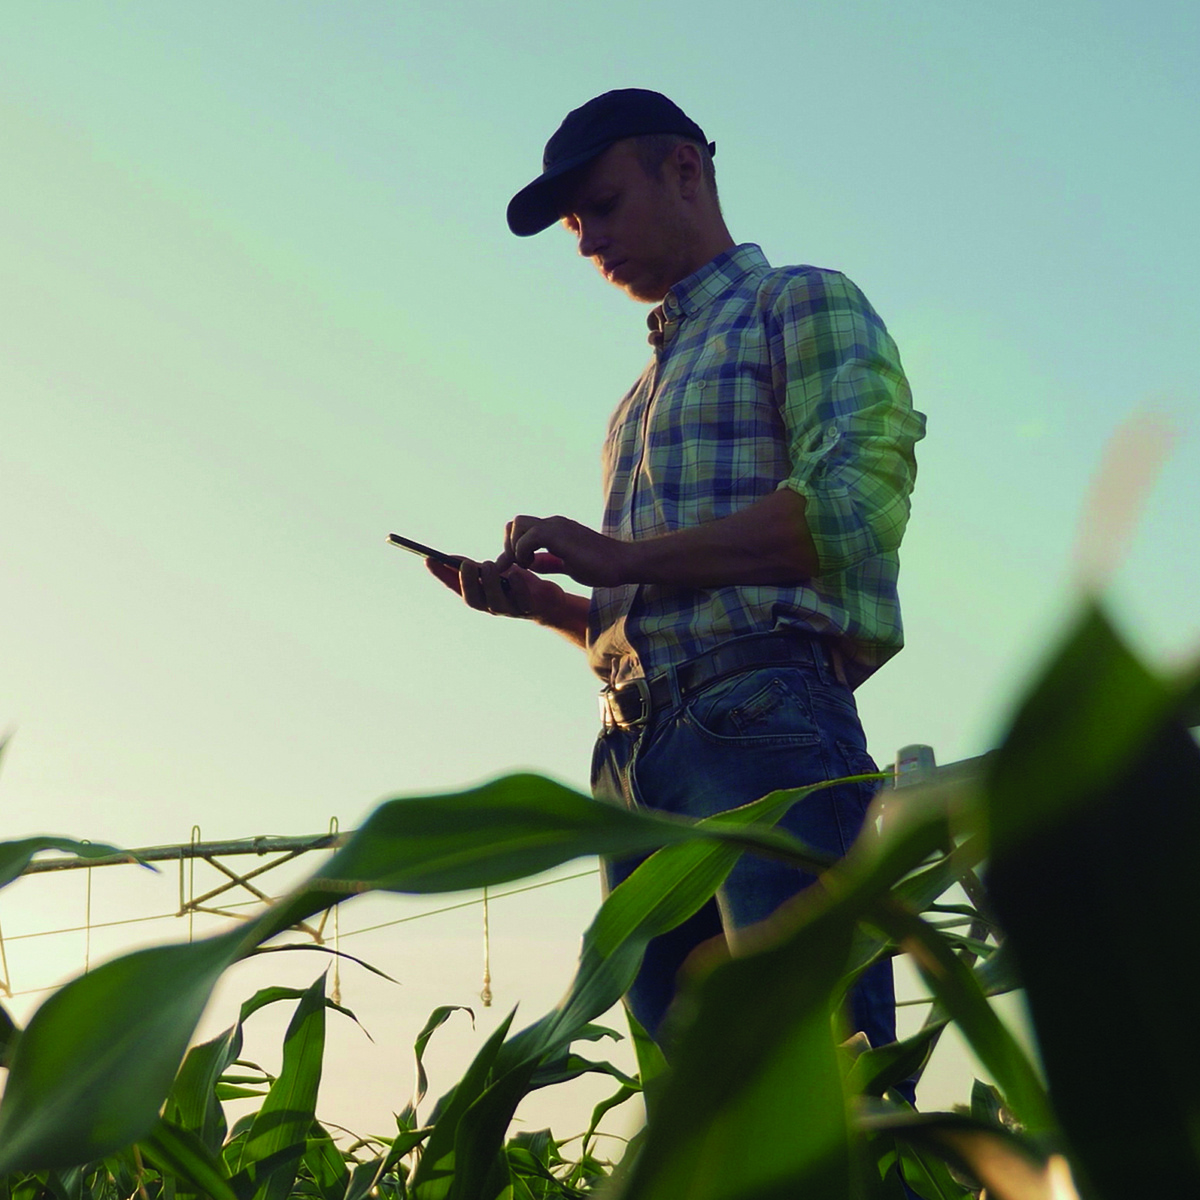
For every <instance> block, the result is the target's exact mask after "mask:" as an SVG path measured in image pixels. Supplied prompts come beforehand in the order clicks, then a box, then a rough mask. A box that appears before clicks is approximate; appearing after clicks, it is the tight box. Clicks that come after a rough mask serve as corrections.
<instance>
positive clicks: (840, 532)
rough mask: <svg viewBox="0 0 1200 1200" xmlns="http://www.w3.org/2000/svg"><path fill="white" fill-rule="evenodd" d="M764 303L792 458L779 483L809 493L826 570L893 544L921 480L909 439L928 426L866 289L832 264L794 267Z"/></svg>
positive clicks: (810, 517) (810, 519) (812, 527)
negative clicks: (794, 273)
mask: <svg viewBox="0 0 1200 1200" xmlns="http://www.w3.org/2000/svg"><path fill="white" fill-rule="evenodd" d="M768 312H769V316H768V335H769V337H770V340H771V351H772V354H771V359H772V372H773V374H774V376H775V387H776V395H777V396H780V395H782V397H783V405H782V417H783V423H784V427H785V429H786V435H787V440H788V447H789V457H790V459H791V464H792V466H791V473H790V474H789V475H788V477H787V478H786V479H785V480H783V481H782V482H781V483H780V484H779V487H781V488H789V489H791V490H792V491H794V492H797V493H798V494H799V495H801V496H803V497H804V498H805V500H806V505H805V518H806V520H807V523H808V527H809V532H810V533H811V534H812V539H813V543H814V545H815V547H816V550H817V554H818V557H819V560H820V571H821V574H822V575H828V574H832V573H834V572H837V571H844V570H846V569H847V568H849V567H853V566H855V565H857V564H859V563H861V562H863V561H864V560H866V559H870V558H873V557H876V556H878V555H881V554H887V553H889V552H894V551H895V550H896V549H898V547H899V545H900V539H901V538H902V537H903V535H904V528H905V526H906V525H907V524H908V514H909V497H910V495H911V493H912V489H913V484H914V483H915V481H916V475H917V464H916V458H915V456H914V454H913V447H914V446H915V444H916V443H917V442H918V441H919V440H920V439H921V438H922V437H923V436H924V434H925V418H924V416H923V415H922V414H921V413H919V412H916V411H915V410H914V409H913V406H912V395H911V392H910V390H909V386H908V381H907V379H905V377H904V371H903V369H902V368H901V365H900V355H899V352H898V351H897V349H896V345H895V343H894V342H893V341H892V339H891V337H890V336H889V335H888V332H887V330H886V328H885V327H884V325H883V322H882V321H881V320H880V319H879V317H878V316H877V315H876V313H875V310H874V309H873V308H872V307H871V305H870V304H869V303H868V301H867V299H866V297H865V296H864V295H863V294H862V292H860V291H859V289H858V288H857V287H856V286H855V285H854V284H853V283H851V282H850V280H848V279H847V278H846V277H845V276H844V275H841V274H839V273H837V272H833V271H818V270H811V271H806V272H805V273H804V274H803V275H800V276H797V277H793V278H792V279H790V280H789V281H788V285H787V286H786V287H785V288H783V289H782V290H781V291H780V293H779V295H778V296H776V297H775V298H774V300H773V301H772V303H771V305H770V308H769V310H768Z"/></svg>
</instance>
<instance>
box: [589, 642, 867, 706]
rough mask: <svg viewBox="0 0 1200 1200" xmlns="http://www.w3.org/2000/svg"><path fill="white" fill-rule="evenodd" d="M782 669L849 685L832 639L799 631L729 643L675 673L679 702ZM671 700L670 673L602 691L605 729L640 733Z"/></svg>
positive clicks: (703, 655)
mask: <svg viewBox="0 0 1200 1200" xmlns="http://www.w3.org/2000/svg"><path fill="white" fill-rule="evenodd" d="M781 663H811V664H813V665H818V664H820V665H824V666H826V667H827V668H828V669H829V671H830V673H831V674H833V675H834V676H835V677H836V678H837V679H838V681H839V682H841V683H845V682H846V672H845V668H844V667H843V666H842V661H841V656H840V655H839V654H838V652H837V650H836V649H835V648H834V647H833V645H832V644H831V643H830V642H829V641H828V640H827V639H825V638H822V637H818V636H817V635H816V634H811V633H804V632H802V631H800V630H795V631H792V630H787V631H784V630H779V631H775V632H772V633H761V634H751V635H750V636H749V637H742V638H737V639H735V640H733V641H729V642H725V643H723V644H722V645H720V646H714V647H713V648H712V649H711V650H707V651H705V653H703V654H701V655H699V656H698V657H697V658H693V659H691V660H690V661H688V662H685V663H683V664H682V665H681V666H679V667H676V668H675V677H676V680H677V681H678V687H679V696H680V699H686V698H687V696H688V695H690V694H691V693H692V692H695V691H696V690H697V689H699V688H702V687H706V686H707V685H708V684H710V683H713V682H715V681H716V680H718V679H724V678H725V677H726V676H727V675H736V674H738V673H739V672H740V671H750V670H753V669H755V668H756V667H773V666H778V665H779V664H781ZM672 700H673V696H672V689H671V673H670V671H667V672H664V673H663V674H662V675H656V676H655V677H654V678H653V679H631V680H630V681H629V682H628V683H623V684H621V685H620V686H619V687H612V686H611V685H610V686H609V687H606V688H604V689H603V690H602V691H601V693H600V717H601V720H602V721H603V723H604V725H605V727H606V728H611V727H613V726H617V727H619V728H621V729H635V728H638V727H639V726H642V725H645V724H646V723H647V722H648V721H649V720H650V718H651V716H652V715H653V714H654V713H656V712H662V711H663V710H664V709H667V708H670V707H671V704H672Z"/></svg>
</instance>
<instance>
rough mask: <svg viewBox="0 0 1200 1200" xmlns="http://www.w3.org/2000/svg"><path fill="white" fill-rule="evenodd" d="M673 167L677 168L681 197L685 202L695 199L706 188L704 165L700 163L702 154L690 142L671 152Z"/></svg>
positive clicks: (680, 144) (676, 175)
mask: <svg viewBox="0 0 1200 1200" xmlns="http://www.w3.org/2000/svg"><path fill="white" fill-rule="evenodd" d="M671 165H672V166H673V167H674V168H675V172H674V173H675V177H676V179H677V180H678V185H679V194H680V196H682V197H683V198H684V199H685V200H692V199H694V198H695V197H696V195H697V194H698V193H699V191H700V189H701V188H702V187H703V186H704V164H703V163H702V162H701V161H700V152H699V151H698V150H697V149H696V147H695V146H693V145H692V144H691V143H690V142H680V143H679V145H678V146H676V147H675V148H674V149H673V150H672V151H671Z"/></svg>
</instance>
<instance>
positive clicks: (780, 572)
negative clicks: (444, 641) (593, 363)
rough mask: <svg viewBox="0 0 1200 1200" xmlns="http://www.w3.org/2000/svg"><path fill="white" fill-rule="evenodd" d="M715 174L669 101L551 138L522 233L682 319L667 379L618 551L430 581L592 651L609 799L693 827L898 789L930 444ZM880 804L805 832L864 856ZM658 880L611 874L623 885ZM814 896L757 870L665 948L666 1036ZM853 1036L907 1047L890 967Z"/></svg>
mask: <svg viewBox="0 0 1200 1200" xmlns="http://www.w3.org/2000/svg"><path fill="white" fill-rule="evenodd" d="M714 151H715V146H712V145H710V144H709V142H708V140H707V138H706V137H705V135H704V133H703V131H702V130H701V129H700V127H699V126H698V125H696V123H695V122H694V121H692V120H691V119H690V118H689V117H687V116H686V115H685V114H684V113H683V112H682V111H681V110H680V109H679V108H678V107H677V106H676V105H675V104H673V103H672V102H671V101H670V100H668V99H667V98H666V97H665V96H662V95H659V94H658V93H657V92H649V91H643V90H641V89H625V90H621V91H614V92H608V93H606V94H604V95H602V96H599V97H597V98H596V99H594V100H591V101H589V102H588V103H587V104H585V105H584V106H583V107H582V108H579V109H576V110H575V111H573V112H572V113H570V114H569V115H568V116H567V118H566V119H565V120H564V121H563V123H562V125H561V126H560V128H559V129H558V131H557V132H556V133H555V134H554V136H553V137H552V138H551V139H550V141H549V143H548V144H547V146H546V153H545V158H544V169H543V172H542V174H541V175H540V176H539V177H538V178H537V179H535V180H534V181H533V182H532V183H531V184H529V186H528V187H526V188H524V189H523V190H522V191H520V192H519V193H518V194H517V195H516V196H515V197H514V198H513V200H512V202H511V204H510V205H509V209H508V222H509V226H510V228H511V229H512V231H513V232H514V233H516V234H518V235H519V236H529V235H532V234H535V233H538V232H540V231H541V230H543V229H545V228H547V227H549V226H550V225H552V224H554V223H555V222H556V221H558V220H561V221H562V223H563V225H565V227H566V228H567V229H568V230H569V231H570V232H571V233H572V234H573V235H574V237H575V238H576V240H577V243H578V250H579V253H580V254H581V255H583V256H584V257H586V258H590V259H592V261H593V262H594V263H595V264H596V266H597V267H598V268H599V270H600V272H601V274H602V275H603V276H604V277H605V279H607V280H608V281H609V282H610V283H612V284H615V285H616V286H617V287H620V288H622V289H623V290H624V291H625V292H627V293H628V294H629V295H630V296H631V297H632V298H633V299H635V300H639V301H642V302H644V303H647V304H653V305H656V307H655V308H654V309H653V311H652V312H651V314H650V317H649V322H648V324H649V326H650V330H651V333H650V342H651V344H652V346H653V347H654V352H653V356H652V358H651V361H650V363H649V365H648V366H647V367H646V370H645V372H644V373H643V375H642V377H641V378H640V379H639V380H638V382H637V383H636V384H635V385H634V387H633V389H632V390H631V391H630V392H629V393H628V394H627V395H626V396H625V398H624V399H623V400H622V401H621V403H620V404H619V405H618V406H617V409H616V412H615V413H614V414H613V417H612V419H611V421H610V423H609V427H608V434H607V438H606V440H605V443H604V451H603V465H604V480H605V488H606V491H607V506H606V509H605V513H604V520H603V523H602V526H601V530H600V531H599V532H596V531H595V530H592V529H589V528H587V527H585V526H583V525H580V524H579V523H577V522H575V521H571V520H568V519H567V518H565V517H561V516H552V517H545V518H537V517H530V516H518V517H516V518H515V519H514V520H513V521H511V522H510V523H509V524H508V527H507V530H506V533H505V540H504V551H503V553H502V554H500V556H499V557H498V558H497V559H496V561H494V562H486V563H476V562H472V561H469V560H467V561H464V562H463V564H462V567H461V569H460V570H459V571H458V572H455V571H453V570H452V569H447V568H445V567H439V566H437V565H436V564H433V563H430V569H431V570H432V571H433V572H434V574H435V575H437V576H438V577H439V578H440V579H441V580H442V581H443V582H444V583H445V584H446V585H447V586H449V587H452V588H453V589H454V590H456V591H458V592H459V593H460V594H461V595H462V597H463V598H464V599H465V601H466V602H467V604H469V605H470V606H471V607H472V608H476V609H479V610H481V611H484V612H490V613H493V614H496V615H500V616H510V617H523V618H527V619H532V620H535V621H537V622H539V623H540V624H542V625H545V626H548V627H549V628H552V629H556V630H558V631H559V632H560V633H563V634H565V635H566V636H567V637H568V638H570V639H571V640H572V641H573V642H575V643H576V644H578V645H579V646H581V647H582V648H584V649H585V650H586V652H587V654H588V657H589V661H590V663H591V665H592V668H593V669H594V670H595V671H596V672H597V674H598V675H599V676H600V678H601V679H602V680H603V681H604V683H605V689H604V692H603V693H602V695H603V699H604V708H605V712H606V720H605V727H604V729H603V732H602V734H601V736H600V738H599V740H598V742H597V746H596V751H595V754H594V758H593V764H592V784H593V790H594V793H595V795H596V796H597V797H598V798H601V799H604V800H608V801H611V802H614V803H619V804H626V805H631V806H632V805H638V804H644V805H649V806H651V807H654V808H657V809H661V810H665V811H668V812H674V813H681V814H684V815H687V816H691V817H703V816H707V815H710V814H712V813H714V812H718V811H721V810H723V809H727V808H732V807H734V806H737V805H740V804H744V803H747V802H749V801H751V800H754V799H757V798H758V797H759V796H762V795H764V794H766V793H767V792H769V791H771V790H773V789H775V788H781V787H795V786H800V785H803V784H808V783H813V782H815V781H817V780H821V779H835V778H838V777H842V776H847V775H853V774H860V773H863V772H868V771H872V770H874V769H875V767H874V763H873V762H872V761H871V759H870V757H869V756H868V754H867V751H866V746H865V741H864V737H863V732H862V727H861V725H860V724H859V720H858V715H857V712H856V709H855V705H854V698H853V695H852V691H851V689H852V688H853V687H855V686H857V685H858V684H859V683H861V682H862V681H863V680H864V679H866V678H867V677H868V676H869V675H870V674H871V673H872V672H873V671H874V670H875V669H876V668H877V667H879V666H880V665H881V664H882V663H883V662H884V661H885V660H887V659H888V658H890V657H891V656H892V655H893V654H895V653H896V651H897V650H899V649H900V646H901V644H902V634H901V625H900V612H899V606H898V602H897V598H896V575H897V553H896V551H897V547H898V546H899V543H900V538H901V535H902V534H903V531H904V527H905V524H906V522H907V519H908V512H909V507H908V496H909V493H910V492H911V490H912V485H913V481H914V479H915V475H916V465H915V462H914V459H913V454H912V448H913V445H914V443H915V442H916V441H917V440H918V439H919V438H920V437H921V436H922V435H923V432H924V418H923V417H922V416H921V415H920V414H918V413H915V412H914V411H913V409H912V406H911V401H910V397H909V391H908V385H907V383H906V382H905V379H904V375H903V372H902V370H901V367H900V361H899V357H898V355H897V352H896V348H895V346H894V344H893V343H892V341H891V338H890V337H889V336H888V334H887V331H886V330H885V328H884V326H883V323H882V322H881V321H880V319H879V318H878V316H876V314H875V312H874V310H873V309H872V308H871V306H870V305H869V304H868V303H867V301H866V299H865V297H863V295H862V293H861V292H859V290H858V289H857V288H856V287H855V286H854V285H853V284H852V283H850V282H849V280H847V279H846V278H845V277H844V276H842V275H840V274H838V273H836V272H832V271H824V270H819V269H817V268H814V267H785V268H780V269H775V268H772V267H770V266H769V264H768V263H767V261H766V259H765V258H764V257H763V255H762V252H761V251H760V250H759V248H758V247H757V246H754V245H750V244H745V245H735V243H734V241H733V239H732V237H731V236H730V234H729V231H728V229H727V228H726V225H725V221H724V218H723V216H722V213H721V208H720V203H719V200H718V196H717V190H716V184H715V179H714V176H713V169H712V154H713V152H714ZM549 574H566V575H568V576H570V577H571V578H572V579H574V580H576V581H577V582H579V583H582V584H586V585H590V586H591V587H592V588H593V592H592V595H591V597H590V599H589V598H588V597H584V596H580V595H576V594H572V593H569V592H567V591H565V590H564V589H562V588H561V587H559V586H558V584H556V583H555V582H553V581H552V580H550V579H547V578H545V576H546V575H549ZM873 790H874V789H873V788H872V787H870V786H863V785H851V786H841V787H837V788H829V789H822V790H820V791H818V792H815V793H813V794H812V795H811V796H810V797H808V798H807V799H805V800H804V801H803V802H801V803H800V804H798V805H796V806H794V807H793V809H792V810H791V812H790V813H789V815H788V816H787V817H786V818H785V819H784V820H783V822H782V825H783V826H784V827H785V828H787V829H789V830H791V831H792V832H794V833H795V834H796V835H797V836H799V837H801V838H803V839H804V840H805V841H806V842H808V843H810V844H812V845H815V846H817V847H820V848H821V849H823V850H826V851H829V852H831V853H834V854H842V853H844V852H845V851H846V850H847V849H848V848H849V846H850V843H851V842H852V841H853V840H854V837H855V835H856V834H857V832H858V830H859V827H860V825H861V824H862V820H863V817H864V815H865V812H866V808H867V805H868V803H869V801H870V798H871V795H872V793H873ZM635 865H636V863H628V862H615V863H607V864H606V865H605V866H606V873H607V877H608V883H609V886H610V887H611V886H615V884H616V883H618V882H619V881H620V880H621V879H623V878H625V877H626V876H627V875H628V874H629V872H630V871H631V870H632V868H633V867H634V866H635ZM811 881H812V877H811V876H808V875H805V874H803V873H801V872H799V871H796V870H793V869H791V868H787V867H784V866H782V865H780V864H778V863H775V862H769V861H766V860H763V859H759V858H755V857H753V856H751V855H745V856H743V858H742V859H741V861H740V862H739V864H738V866H737V867H735V869H734V871H733V872H732V874H731V875H730V877H729V879H728V881H727V883H726V886H725V887H724V888H723V889H722V893H721V896H720V902H719V904H716V903H714V904H710V905H709V906H708V908H706V909H705V910H703V911H701V912H700V913H698V914H697V915H696V916H695V917H693V918H692V919H691V920H690V921H688V922H687V923H686V924H685V925H684V926H682V927H681V928H680V929H678V930H676V931H674V932H673V933H672V934H670V935H668V936H666V937H663V938H660V939H657V941H656V942H655V943H653V944H652V945H651V947H650V949H649V951H648V953H647V956H646V961H645V963H644V965H643V968H642V971H641V974H640V975H639V977H638V980H637V982H636V984H635V985H634V987H633V989H632V990H631V992H630V995H629V997H628V999H629V1003H630V1005H631V1007H632V1009H633V1011H634V1014H635V1015H636V1016H637V1017H638V1019H639V1020H640V1021H641V1022H642V1024H643V1025H645V1026H646V1027H647V1029H649V1030H650V1031H651V1032H652V1033H657V1032H658V1030H659V1026H660V1023H661V1021H662V1018H663V1016H664V1015H665V1013H666V1010H667V1008H668V1006H669V1004H670V1002H671V998H672V996H673V994H674V988H675V979H676V974H677V972H678V970H679V967H680V966H681V965H682V963H683V960H684V959H685V958H686V956H687V955H688V953H689V952H690V951H691V950H692V949H693V948H694V947H695V946H696V945H697V944H699V943H700V942H701V941H705V940H707V939H708V938H710V937H714V936H716V935H718V934H720V933H721V932H722V931H724V932H725V933H726V935H727V936H728V935H731V934H732V933H734V931H736V930H737V929H738V928H741V927H744V926H745V925H747V924H750V923H752V922H754V921H757V920H761V919H762V918H764V917H766V916H767V915H769V914H770V913H771V912H772V911H773V910H774V909H775V908H776V907H778V905H779V904H781V903H782V902H783V901H784V900H786V899H787V898H788V897H790V896H792V895H794V894H795V893H796V892H797V891H799V890H800V889H801V888H803V887H805V886H807V884H808V883H810V882H811ZM852 1010H853V1011H852V1022H853V1024H854V1026H855V1028H857V1029H861V1030H863V1031H865V1032H866V1033H867V1035H868V1037H869V1038H870V1040H871V1043H872V1044H873V1045H879V1044H881V1043H883V1042H886V1041H890V1040H892V1039H893V1038H894V1030H895V1021H894V1000H893V994H892V979H891V965H890V963H889V962H884V963H881V964H876V966H874V967H872V968H871V970H870V971H869V972H868V973H867V975H866V976H864V979H863V982H862V983H861V984H860V985H859V987H858V988H857V989H856V991H855V993H854V996H853V998H852Z"/></svg>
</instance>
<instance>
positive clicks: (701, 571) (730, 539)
mask: <svg viewBox="0 0 1200 1200" xmlns="http://www.w3.org/2000/svg"><path fill="white" fill-rule="evenodd" d="M805 504H806V501H805V499H804V497H803V496H801V495H799V494H798V493H796V492H793V491H791V490H789V489H787V488H783V489H780V490H779V491H777V492H772V493H771V494H770V495H769V496H765V497H763V499H761V500H759V501H757V502H756V503H754V504H751V505H750V506H749V507H747V508H744V509H742V510H741V511H740V512H736V513H734V514H733V515H732V516H729V517H723V518H722V519H721V520H719V521H710V522H708V523H707V524H704V525H695V526H693V527H692V528H690V529H680V530H677V531H676V532H675V533H667V534H663V535H661V536H660V537H652V538H645V539H642V540H640V541H635V542H628V543H626V547H625V553H626V556H627V560H626V564H625V565H624V568H623V574H624V575H625V577H626V580H625V581H626V582H628V583H652V584H665V585H667V586H676V587H700V588H711V587H728V586H730V585H735V584H745V585H754V584H796V583H800V582H802V581H803V580H805V579H810V578H812V576H814V575H817V574H819V573H820V562H819V560H818V554H817V549H816V546H815V545H814V544H813V540H812V535H811V534H810V533H809V529H808V523H807V521H806V520H805V517H804V509H805Z"/></svg>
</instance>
